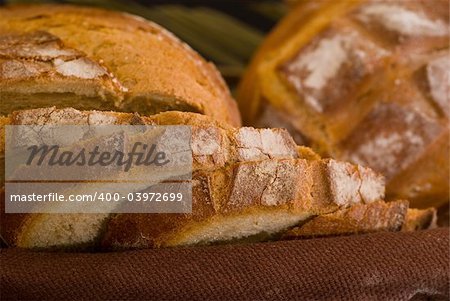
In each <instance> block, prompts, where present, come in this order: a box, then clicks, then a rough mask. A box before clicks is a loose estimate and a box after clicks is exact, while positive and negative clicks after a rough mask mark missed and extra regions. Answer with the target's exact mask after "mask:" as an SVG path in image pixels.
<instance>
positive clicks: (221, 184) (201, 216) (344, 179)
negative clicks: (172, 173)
mask: <svg viewBox="0 0 450 301" xmlns="http://www.w3.org/2000/svg"><path fill="white" fill-rule="evenodd" d="M364 181H379V179H378V178H376V176H375V178H373V177H371V176H369V175H368V174H366V175H365V178H361V177H360V176H359V173H358V171H357V167H355V166H353V167H350V166H349V165H346V164H345V163H338V162H334V161H323V162H320V161H319V162H316V161H313V162H309V161H307V160H304V159H297V160H263V161H253V162H241V163H237V164H235V165H233V166H230V167H226V168H222V169H216V170H214V171H199V172H196V173H194V175H193V203H192V213H191V214H158V215H156V214H154V215H146V214H137V215H130V214H118V215H116V216H115V217H113V218H112V219H111V220H110V222H109V223H108V226H107V231H106V235H105V237H104V239H103V243H102V246H103V247H104V248H107V249H109V248H112V249H124V248H148V247H161V246H175V245H177V244H178V243H179V242H181V241H186V240H187V239H188V238H189V236H190V235H194V234H195V233H196V232H197V231H200V228H201V227H205V226H208V224H209V223H212V222H213V221H214V220H215V219H216V218H225V217H234V216H239V215H244V214H255V215H257V214H259V213H261V212H264V211H268V210H274V209H282V210H285V211H286V212H289V213H291V214H298V215H299V216H300V215H304V214H307V215H311V214H313V215H314V214H326V213H330V212H334V211H336V210H339V209H340V208H346V207H348V206H351V205H352V204H359V203H371V202H373V201H375V200H378V199H381V198H382V197H383V194H382V193H379V192H378V194H377V195H376V194H374V193H368V192H367V191H364V190H361V189H360V187H361V186H362V185H361V182H364ZM355 182H356V185H355ZM358 183H359V184H358ZM338 186H339V187H338ZM339 188H343V189H339ZM219 240H220V239H219Z"/></svg>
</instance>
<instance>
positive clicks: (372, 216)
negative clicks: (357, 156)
mask: <svg viewBox="0 0 450 301" xmlns="http://www.w3.org/2000/svg"><path fill="white" fill-rule="evenodd" d="M407 210H408V202H407V201H395V202H389V203H385V202H384V201H376V202H373V203H370V204H357V205H354V206H352V207H350V208H348V209H343V210H339V211H336V212H333V213H330V214H324V215H320V216H317V217H313V218H312V219H311V220H309V221H306V222H305V223H304V224H302V225H300V226H298V227H295V228H293V229H290V230H288V231H287V232H286V233H284V234H283V237H282V238H283V239H302V238H311V237H325V236H337V235H350V234H362V233H371V232H378V231H400V230H401V229H402V225H404V223H405V220H406V215H407Z"/></svg>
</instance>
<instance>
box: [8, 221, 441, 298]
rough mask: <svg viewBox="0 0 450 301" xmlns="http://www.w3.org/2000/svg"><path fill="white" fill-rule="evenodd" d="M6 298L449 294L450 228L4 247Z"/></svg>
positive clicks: (298, 296) (310, 296)
mask: <svg viewBox="0 0 450 301" xmlns="http://www.w3.org/2000/svg"><path fill="white" fill-rule="evenodd" d="M1 267H2V268H1V272H0V275H1V300H7V299H58V300H69V299H77V300H82V299H83V300H96V299H126V300H148V299H153V300H179V299H181V300H299V299H301V300H305V299H307V300H313V299H328V300H330V299H332V300H339V299H347V300H348V299H352V300H366V299H370V300H393V299H395V300H411V299H413V300H424V299H427V297H432V298H433V300H434V299H435V298H436V299H439V300H448V299H449V229H448V228H440V229H435V230H428V231H420V232H413V233H378V234H370V235H360V236H349V237H339V238H326V239H311V240H304V241H282V242H275V243H264V244H250V245H235V246H215V247H196V248H178V249H160V250H141V251H131V252H122V253H97V254H92V253H91V254H88V253H43V252H30V251H21V250H17V249H3V250H1Z"/></svg>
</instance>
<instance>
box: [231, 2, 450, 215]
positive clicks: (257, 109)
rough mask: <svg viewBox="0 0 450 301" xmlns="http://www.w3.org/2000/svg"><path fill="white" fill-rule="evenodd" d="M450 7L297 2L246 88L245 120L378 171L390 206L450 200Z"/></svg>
mask: <svg viewBox="0 0 450 301" xmlns="http://www.w3.org/2000/svg"><path fill="white" fill-rule="evenodd" d="M448 8H449V1H448V0H436V1H420V0H417V1H415V0H413V1H401V0H394V1H380V0H362V1H323V2H320V3H317V2H316V1H301V2H299V3H298V4H297V5H296V6H295V8H293V11H292V12H291V13H290V14H289V15H288V16H286V17H285V18H284V19H283V20H282V21H281V22H280V24H279V25H278V26H277V28H276V29H275V30H274V31H273V32H272V33H271V34H270V35H269V36H268V38H267V39H266V42H265V43H264V44H263V45H262V47H261V49H260V51H259V52H257V54H256V55H255V58H254V60H253V62H252V64H251V66H250V68H249V71H248V72H247V74H246V75H245V77H244V79H243V81H242V83H241V87H240V89H239V93H238V100H239V103H240V108H241V112H242V114H243V118H244V121H245V123H246V124H250V125H264V126H277V125H280V124H283V126H284V127H285V128H287V129H288V130H289V131H290V132H291V133H292V135H293V137H294V138H295V139H296V142H297V143H299V144H304V145H309V146H312V147H313V148H314V149H315V150H316V151H318V152H319V153H320V154H321V155H323V156H331V157H334V158H337V159H339V160H345V161H350V162H352V163H356V164H360V165H364V166H368V167H371V168H372V169H374V170H375V171H377V172H380V173H382V174H383V175H385V176H386V179H387V197H388V198H389V199H410V200H411V201H412V206H417V207H428V206H430V205H436V206H437V205H439V204H443V203H445V202H448V200H449V182H450V180H449V156H448V153H449V118H450V115H449V112H450V102H449V94H448V93H449V89H450V77H449V70H450V56H449V55H450V53H449V28H450V27H449V9H448ZM418 171H420V172H418Z"/></svg>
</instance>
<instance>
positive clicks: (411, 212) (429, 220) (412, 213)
mask: <svg viewBox="0 0 450 301" xmlns="http://www.w3.org/2000/svg"><path fill="white" fill-rule="evenodd" d="M436 227H437V213H436V209H434V208H428V209H408V213H407V214H406V219H405V222H404V224H403V227H402V231H416V230H425V229H433V228H436Z"/></svg>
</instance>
